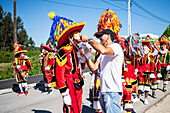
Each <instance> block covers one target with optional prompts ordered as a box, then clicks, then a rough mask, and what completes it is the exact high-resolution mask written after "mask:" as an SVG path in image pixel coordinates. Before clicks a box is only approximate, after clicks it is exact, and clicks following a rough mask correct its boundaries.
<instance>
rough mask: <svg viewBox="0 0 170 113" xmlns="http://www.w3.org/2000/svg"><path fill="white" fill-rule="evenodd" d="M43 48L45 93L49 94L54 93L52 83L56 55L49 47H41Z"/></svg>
mask: <svg viewBox="0 0 170 113" xmlns="http://www.w3.org/2000/svg"><path fill="white" fill-rule="evenodd" d="M41 47H43V48H44V49H43V51H42V52H43V53H44V54H43V55H44V57H43V60H42V71H43V77H44V86H45V92H48V94H50V93H52V87H51V81H52V77H53V76H54V63H55V59H54V53H53V51H52V49H51V48H50V47H49V46H47V45H41Z"/></svg>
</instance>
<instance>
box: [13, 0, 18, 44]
mask: <svg viewBox="0 0 170 113" xmlns="http://www.w3.org/2000/svg"><path fill="white" fill-rule="evenodd" d="M13 36H14V44H15V41H17V24H16V0H14V33H13Z"/></svg>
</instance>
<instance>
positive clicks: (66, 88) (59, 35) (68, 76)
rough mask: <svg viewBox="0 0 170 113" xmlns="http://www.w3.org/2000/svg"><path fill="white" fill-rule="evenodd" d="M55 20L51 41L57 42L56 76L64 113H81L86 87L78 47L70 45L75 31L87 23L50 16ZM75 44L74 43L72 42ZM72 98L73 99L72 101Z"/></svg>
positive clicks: (83, 64)
mask: <svg viewBox="0 0 170 113" xmlns="http://www.w3.org/2000/svg"><path fill="white" fill-rule="evenodd" d="M49 16H50V18H51V19H53V20H54V22H53V25H52V27H51V33H50V41H51V43H53V42H54V41H57V47H58V48H59V50H58V51H57V53H56V63H55V76H56V82H57V86H58V88H59V91H60V93H61V94H62V96H63V101H64V106H63V107H64V108H63V112H64V113H80V112H81V109H82V108H81V107H82V86H83V85H84V81H83V77H82V75H83V74H82V73H81V72H82V70H83V69H84V68H85V63H81V60H80V57H79V56H78V49H77V46H76V45H74V46H72V45H71V44H70V43H69V38H70V37H71V35H72V33H73V31H78V32H81V30H82V28H83V27H84V25H85V23H84V22H81V23H75V22H73V21H72V20H70V19H67V18H64V17H59V16H55V15H54V13H53V12H51V13H50V14H49ZM71 43H73V42H71ZM70 98H71V99H70Z"/></svg>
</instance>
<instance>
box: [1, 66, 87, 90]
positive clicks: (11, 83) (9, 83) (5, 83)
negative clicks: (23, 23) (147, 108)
mask: <svg viewBox="0 0 170 113" xmlns="http://www.w3.org/2000/svg"><path fill="white" fill-rule="evenodd" d="M83 72H84V73H85V72H89V68H88V67H86V68H85V69H84V71H83ZM40 81H43V75H42V74H40V75H34V76H29V77H28V81H27V83H28V84H32V83H38V82H40ZM16 85H17V82H16V79H9V80H0V90H2V89H7V88H13V87H15V86H16Z"/></svg>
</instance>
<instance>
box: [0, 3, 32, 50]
mask: <svg viewBox="0 0 170 113" xmlns="http://www.w3.org/2000/svg"><path fill="white" fill-rule="evenodd" d="M16 21H17V41H18V42H19V43H20V44H22V45H25V46H31V47H34V46H35V43H34V41H33V39H32V37H29V36H28V34H27V31H26V29H25V28H24V23H23V21H22V19H21V17H19V16H18V17H17V19H16ZM13 24H14V22H13V19H12V14H11V13H10V12H5V11H4V10H3V7H2V6H1V4H0V51H13V42H14V38H13Z"/></svg>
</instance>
